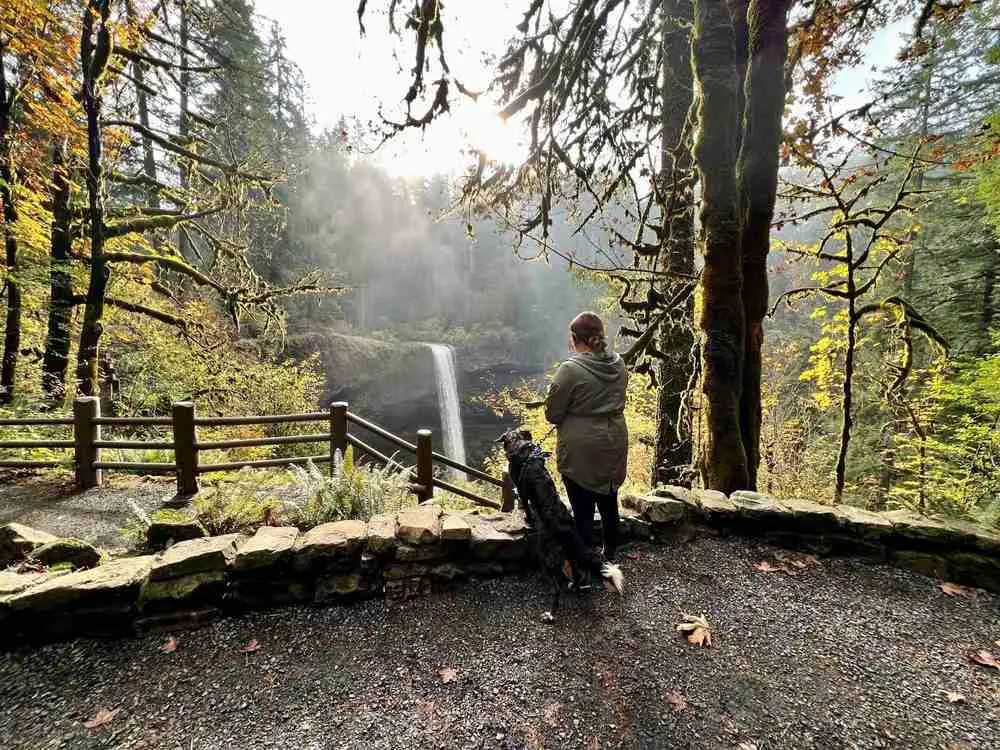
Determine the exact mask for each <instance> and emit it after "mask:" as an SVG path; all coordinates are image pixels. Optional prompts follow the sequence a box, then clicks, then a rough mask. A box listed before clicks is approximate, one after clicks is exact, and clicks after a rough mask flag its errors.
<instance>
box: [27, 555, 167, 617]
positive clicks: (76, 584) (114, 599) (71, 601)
mask: <svg viewBox="0 0 1000 750" xmlns="http://www.w3.org/2000/svg"><path fill="white" fill-rule="evenodd" d="M154 559H155V558H154V557H153V556H152V555H146V556H143V557H125V558H122V559H120V560H112V561H111V562H106V563H104V564H103V565H98V566H97V567H96V568H90V569H89V570H78V571H76V572H75V573H67V574H66V575H61V576H56V577H53V578H50V579H49V580H47V581H44V582H43V583H40V584H38V585H37V586H32V587H31V588H29V589H26V590H24V591H22V592H20V593H18V594H14V595H13V596H11V597H10V598H9V599H8V600H7V604H8V606H10V608H11V609H12V610H14V611H31V612H32V613H34V614H41V613H43V612H51V611H53V610H58V611H60V612H69V611H71V610H73V609H91V610H92V609H97V608H102V607H112V606H115V605H124V606H130V605H131V604H133V603H134V602H135V601H136V599H137V598H138V596H139V587H140V586H141V584H142V582H143V581H144V580H145V579H146V576H147V575H149V571H150V569H151V568H152V567H153V562H154Z"/></svg>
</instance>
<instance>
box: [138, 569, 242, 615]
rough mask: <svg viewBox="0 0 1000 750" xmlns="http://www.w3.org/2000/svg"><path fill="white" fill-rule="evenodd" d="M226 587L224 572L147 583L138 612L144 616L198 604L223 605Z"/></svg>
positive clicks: (143, 589) (210, 572)
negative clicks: (153, 612) (145, 613)
mask: <svg viewBox="0 0 1000 750" xmlns="http://www.w3.org/2000/svg"><path fill="white" fill-rule="evenodd" d="M225 587H226V576H225V573H223V572H221V571H209V572H205V573H195V574H194V575H188V576H184V577H183V578H174V579H171V580H166V581H151V580H146V581H145V582H144V583H143V585H142V589H141V591H140V592H139V608H140V609H141V610H142V611H143V612H151V611H155V612H162V611H168V610H171V609H178V608H180V607H184V606H191V605H192V604H195V603H196V604H199V605H201V604H205V603H214V602H217V603H221V602H222V594H223V592H224V591H225Z"/></svg>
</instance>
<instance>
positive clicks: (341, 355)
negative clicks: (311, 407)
mask: <svg viewBox="0 0 1000 750" xmlns="http://www.w3.org/2000/svg"><path fill="white" fill-rule="evenodd" d="M288 351H289V354H290V355H291V356H293V357H307V356H309V355H312V354H313V353H317V352H318V353H319V355H320V358H321V360H322V362H323V369H324V372H325V374H326V387H325V389H324V392H323V395H322V398H321V402H320V404H318V406H320V407H321V408H323V407H325V406H326V405H327V404H329V403H330V402H331V401H347V402H348V403H349V404H350V406H351V411H353V412H355V413H357V414H360V415H362V416H364V417H365V418H367V419H370V420H372V421H374V422H377V423H378V424H380V425H382V426H383V427H385V428H387V429H389V430H391V431H392V432H395V433H396V434H398V435H401V436H403V437H406V438H408V439H411V440H412V439H413V437H414V435H415V433H416V431H417V429H419V428H428V429H431V430H433V431H434V433H435V435H438V434H440V430H441V424H440V415H439V411H438V402H437V384H436V381H435V374H434V360H433V357H432V355H431V350H430V348H428V347H427V346H426V345H424V344H420V343H390V342H386V341H381V340H379V339H372V338H366V337H363V336H350V335H346V334H342V333H337V332H333V331H317V332H313V333H307V334H301V335H298V336H294V337H290V338H289V341H288ZM512 355H516V352H514V351H512V350H510V349H509V348H505V347H503V346H498V345H497V344H496V343H495V342H494V343H492V344H487V345H484V346H482V347H476V346H470V345H465V346H458V347H456V366H457V370H458V372H457V373H456V374H457V379H458V387H459V391H460V393H459V398H460V408H461V413H462V423H463V425H464V427H465V442H466V453H467V455H468V457H469V460H470V461H471V462H472V463H473V464H477V465H478V464H479V462H480V461H481V460H482V458H483V457H484V456H485V455H486V454H487V453H488V452H489V451H490V450H491V448H492V441H493V440H494V439H495V438H496V437H497V436H498V435H499V434H500V433H501V432H502V431H503V430H504V429H506V428H507V427H509V426H512V424H511V422H510V420H508V419H503V418H500V417H497V416H496V415H495V414H494V413H493V412H492V411H490V410H489V409H488V408H486V407H485V406H484V405H483V404H481V403H479V402H478V400H477V399H478V397H480V396H483V395H485V394H486V393H488V392H490V391H492V390H494V389H496V388H502V387H505V386H511V385H515V384H517V383H519V382H521V381H522V380H524V379H529V380H533V381H536V382H541V375H542V373H543V372H544V370H545V367H544V366H543V365H538V364H523V363H518V362H517V361H516V360H512V359H511V357H512ZM361 437H363V439H366V440H368V438H369V436H367V435H365V436H361ZM371 442H372V444H373V445H375V447H378V448H379V449H381V450H384V451H388V452H389V453H392V452H394V450H395V449H394V447H393V446H391V445H388V444H385V443H382V442H381V441H379V440H377V439H373V440H371Z"/></svg>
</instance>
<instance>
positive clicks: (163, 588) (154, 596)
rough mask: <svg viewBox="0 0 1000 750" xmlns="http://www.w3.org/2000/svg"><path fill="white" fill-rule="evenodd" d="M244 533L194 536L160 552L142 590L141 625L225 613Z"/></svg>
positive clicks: (192, 620) (203, 618)
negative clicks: (231, 574) (229, 581)
mask: <svg viewBox="0 0 1000 750" xmlns="http://www.w3.org/2000/svg"><path fill="white" fill-rule="evenodd" d="M245 539H246V537H244V536H243V535H242V534H227V535H225V536H215V537H206V538H203V539H190V540H187V541H183V542H179V543H177V544H175V545H173V546H172V547H170V548H168V549H167V550H166V551H165V552H164V553H163V554H161V555H159V556H158V557H157V558H156V560H155V562H154V563H153V566H152V568H151V569H150V571H149V578H148V579H147V580H146V582H145V583H144V584H143V586H142V590H141V591H140V592H139V612H140V615H141V616H140V620H139V621H138V623H137V625H138V626H139V627H141V628H148V627H157V626H167V625H173V624H180V623H189V622H190V623H192V624H197V623H201V622H204V621H206V620H209V619H212V618H214V617H216V616H217V615H219V614H220V613H221V606H222V600H223V595H224V594H225V591H226V583H227V573H228V572H229V570H230V569H231V567H232V564H233V560H234V558H235V557H236V550H237V546H238V545H240V544H241V543H242V542H243V541H244V540H245Z"/></svg>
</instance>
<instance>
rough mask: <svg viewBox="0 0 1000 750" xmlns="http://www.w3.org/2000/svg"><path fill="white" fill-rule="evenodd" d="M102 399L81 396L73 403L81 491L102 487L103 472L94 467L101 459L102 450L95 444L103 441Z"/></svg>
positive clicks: (76, 462) (78, 480) (76, 457)
mask: <svg viewBox="0 0 1000 750" xmlns="http://www.w3.org/2000/svg"><path fill="white" fill-rule="evenodd" d="M100 416H101V399H99V398H98V397H97V396H80V397H79V398H77V399H76V400H75V401H74V402H73V453H74V463H75V464H76V483H77V485H79V487H80V488H81V489H85V490H87V489H90V488H91V487H100V486H101V479H102V476H101V474H102V472H101V470H100V469H98V468H97V467H95V466H94V464H95V463H97V462H98V461H99V460H100V458H101V449H100V448H98V447H97V446H96V445H95V444H94V443H95V442H96V441H98V440H100V439H101V426H100V425H99V424H97V419H98V417H100Z"/></svg>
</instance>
